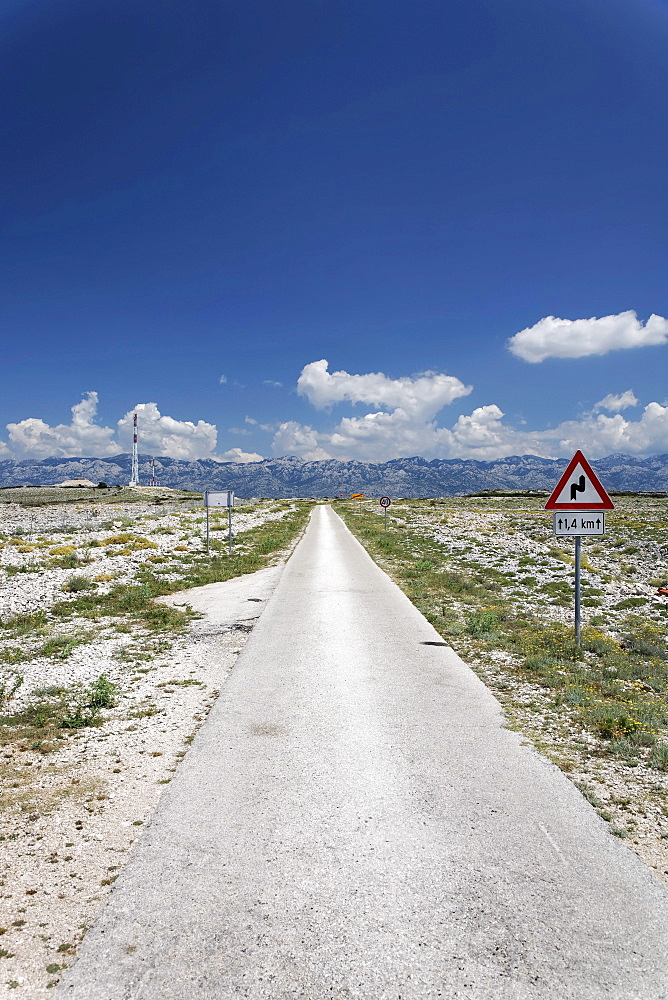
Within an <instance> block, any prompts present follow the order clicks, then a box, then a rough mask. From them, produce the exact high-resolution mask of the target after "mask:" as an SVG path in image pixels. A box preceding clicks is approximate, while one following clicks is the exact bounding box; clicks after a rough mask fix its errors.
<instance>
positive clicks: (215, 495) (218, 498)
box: [204, 490, 234, 507]
mask: <svg viewBox="0 0 668 1000" xmlns="http://www.w3.org/2000/svg"><path fill="white" fill-rule="evenodd" d="M204 506H205V507H234V490H219V491H218V492H213V491H212V492H211V493H209V491H208V490H207V492H206V493H205V494H204Z"/></svg>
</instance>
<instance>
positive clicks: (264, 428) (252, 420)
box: [244, 417, 277, 431]
mask: <svg viewBox="0 0 668 1000" xmlns="http://www.w3.org/2000/svg"><path fill="white" fill-rule="evenodd" d="M244 423H245V424H250V425H251V427H257V428H258V430H261V431H275V430H276V427H277V424H261V423H260V421H259V420H256V419H255V417H244Z"/></svg>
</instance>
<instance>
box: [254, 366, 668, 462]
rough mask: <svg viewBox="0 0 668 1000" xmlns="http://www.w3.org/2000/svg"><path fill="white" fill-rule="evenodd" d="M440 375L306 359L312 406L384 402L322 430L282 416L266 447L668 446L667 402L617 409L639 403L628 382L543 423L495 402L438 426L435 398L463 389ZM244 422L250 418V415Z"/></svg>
mask: <svg viewBox="0 0 668 1000" xmlns="http://www.w3.org/2000/svg"><path fill="white" fill-rule="evenodd" d="M443 378H446V379H449V380H450V378H451V377H449V376H437V375H435V374H433V373H426V374H424V375H421V376H418V377H416V378H402V379H389V378H387V377H386V376H385V375H382V374H380V373H372V374H371V375H368V376H367V375H358V376H355V375H349V374H348V373H347V372H334V373H333V374H330V373H329V372H328V365H327V362H326V361H319V362H314V363H313V364H310V365H306V367H305V368H304V369H303V370H302V373H301V375H300V379H299V386H300V391H301V392H302V394H303V395H305V396H306V397H307V398H308V399H309V400H310V401H311V402H312V403H313V405H314V406H315V407H316V408H317V409H325V408H327V407H328V406H331V405H333V403H335V402H343V401H348V402H366V403H367V405H369V404H371V405H376V406H379V405H382V404H385V407H386V408H384V409H378V410H373V411H371V412H368V413H365V414H363V415H360V416H347V417H343V418H342V419H340V420H339V421H338V422H337V423H335V424H334V425H333V426H331V427H330V428H328V429H326V430H318V429H316V428H315V427H312V426H311V425H309V424H302V423H298V422H297V421H294V420H291V421H287V422H285V423H282V424H280V426H279V427H278V430H277V431H276V433H275V435H274V440H273V445H272V450H273V453H274V454H275V455H295V456H298V457H301V458H304V459H308V460H318V459H325V458H338V459H358V460H361V461H368V462H384V461H387V460H389V459H392V458H400V457H409V456H412V455H422V456H424V457H425V458H429V459H431V458H474V459H478V460H480V461H493V460H496V459H500V458H504V457H507V456H509V455H526V454H533V455H539V456H541V457H544V458H561V457H569V456H570V455H572V454H573V452H574V451H575V450H576V449H577V448H582V449H583V450H585V451H586V453H587V455H590V456H591V457H592V458H599V457H601V456H603V455H609V454H611V453H612V452H619V451H623V452H627V453H629V454H632V455H639V456H640V455H651V454H656V453H660V452H668V404H667V405H665V406H664V405H661V404H660V403H656V402H653V403H649V404H648V405H647V406H645V408H644V409H643V411H642V415H641V416H640V418H639V419H638V420H635V421H633V420H627V419H626V418H625V417H624V416H623V415H622V414H621V412H620V411H621V410H623V409H626V408H628V407H633V406H637V405H639V403H638V400H637V398H636V396H635V394H634V393H633V391H632V390H631V389H628V390H626V391H625V392H622V393H620V394H618V395H615V394H612V393H610V394H609V395H608V396H606V397H605V398H604V399H602V400H600V401H599V403H597V404H596V406H595V407H594V408H593V410H592V412H591V413H588V414H585V415H584V416H583V417H581V418H579V419H578V420H569V421H564V422H563V423H561V424H559V425H558V426H557V427H552V428H548V429H546V430H530V429H527V427H526V425H525V424H522V425H520V426H519V427H514V426H512V425H510V424H508V423H506V422H505V419H504V413H503V411H502V410H501V408H500V407H499V406H497V405H496V404H495V403H488V404H487V405H485V406H478V407H476V408H475V409H473V410H472V411H471V413H469V414H462V415H460V416H459V417H458V418H457V419H456V420H455V422H454V423H453V424H452V425H451V426H439V424H438V422H437V420H436V419H435V417H436V414H437V412H438V409H440V408H441V406H442V405H443V403H442V402H441V401H442V400H443V399H446V400H447V399H448V398H450V399H454V398H456V397H457V396H461V395H465V394H466V393H468V392H469V391H470V387H468V386H464V385H463V383H461V382H459V380H458V379H452V381H451V382H450V381H449V382H448V383H446V384H445V385H444V384H443V383H442V382H441V381H440V380H441V379H443ZM453 382H454V383H455V384H454V385H453V384H452V383H453ZM425 383H428V384H427V385H425ZM400 403H401V404H403V405H400ZM391 406H393V408H392V409H390V407H391ZM600 410H607V411H608V413H606V414H604V413H601V412H599V411H600ZM608 414H613V415H612V416H610V415H608ZM247 422H249V423H257V422H256V421H254V420H253V419H252V418H248V420H247Z"/></svg>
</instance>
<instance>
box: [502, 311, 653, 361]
mask: <svg viewBox="0 0 668 1000" xmlns="http://www.w3.org/2000/svg"><path fill="white" fill-rule="evenodd" d="M665 343H668V320H666V319H664V318H663V317H662V316H656V315H655V314H652V315H651V316H650V318H649V319H648V320H647V323H646V324H645V325H644V326H643V325H642V323H641V322H640V320H639V319H638V317H637V316H636V314H635V312H634V311H633V310H632V309H629V310H627V311H626V312H621V313H618V314H617V315H615V316H602V317H601V318H600V319H597V318H595V317H592V318H591V319H575V320H570V319H557V317H556V316H545V317H544V319H541V320H539V321H538V323H535V324H534V326H530V327H527V328H526V329H525V330H520V332H519V333H516V334H515V336H514V337H511V338H510V339H509V340H508V345H507V346H508V348H509V350H510V351H511V352H512V354H514V355H516V357H518V358H522V360H523V361H529V362H531V363H532V364H538V363H539V362H540V361H545V359H546V358H586V357H590V356H591V355H594V354H607V353H608V352H609V351H618V350H622V349H626V348H630V347H647V346H650V345H657V344H665Z"/></svg>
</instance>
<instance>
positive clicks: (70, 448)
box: [0, 392, 262, 462]
mask: <svg viewBox="0 0 668 1000" xmlns="http://www.w3.org/2000/svg"><path fill="white" fill-rule="evenodd" d="M97 407H98V396H97V393H96V392H87V393H86V394H85V396H84V398H83V399H82V400H81V401H80V402H79V403H76V404H75V405H74V406H73V407H72V420H71V422H70V423H69V424H57V425H56V426H55V427H52V426H50V425H49V424H47V423H46V422H45V421H44V420H41V419H40V418H38V417H27V418H26V419H25V420H21V421H19V422H18V423H13V424H7V430H8V432H9V440H8V442H7V443H5V442H3V441H0V456H3V457H6V458H36V459H40V458H74V457H79V456H80V457H83V458H94V457H97V458H106V457H108V456H111V455H118V454H119V453H120V452H128V451H130V450H131V448H132V424H133V415H134V414H135V413H136V414H137V418H138V419H137V423H138V428H139V450H140V452H141V453H142V454H147V453H148V454H154V455H156V456H167V457H169V458H178V459H183V460H185V461H193V460H195V459H198V458H213V459H216V460H218V461H225V462H258V461H261V460H262V455H258V454H257V453H256V452H245V451H242V450H241V449H240V448H231V449H230V450H229V451H226V452H224V453H223V454H222V455H217V454H216V451H215V449H216V441H217V437H218V431H217V429H216V427H215V425H214V424H209V423H207V422H206V421H205V420H198V421H197V423H194V422H193V421H192V420H176V419H175V418H174V417H169V416H166V415H164V414H162V413H161V412H160V410H159V409H158V407H157V405H156V404H155V403H138V404H137V405H136V406H134V407H133V408H132V409H131V410H128V412H127V413H126V414H125V416H124V417H121V419H120V420H119V421H118V424H117V427H116V428H112V427H101V426H100V425H99V424H98V423H96V417H97Z"/></svg>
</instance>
